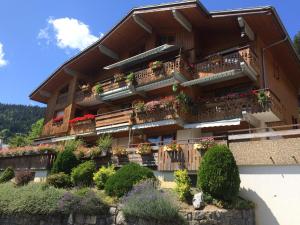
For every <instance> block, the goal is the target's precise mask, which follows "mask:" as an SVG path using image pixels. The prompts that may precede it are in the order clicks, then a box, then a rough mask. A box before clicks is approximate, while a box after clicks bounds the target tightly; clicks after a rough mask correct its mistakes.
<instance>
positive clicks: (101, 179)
mask: <svg viewBox="0 0 300 225" xmlns="http://www.w3.org/2000/svg"><path fill="white" fill-rule="evenodd" d="M115 173H116V171H115V167H114V166H113V165H111V166H108V167H105V166H102V167H101V168H100V169H99V170H98V172H97V173H94V177H93V180H94V183H95V184H96V186H97V188H98V189H100V190H102V189H104V186H105V183H106V181H107V180H108V178H110V177H111V176H113V175H114V174H115Z"/></svg>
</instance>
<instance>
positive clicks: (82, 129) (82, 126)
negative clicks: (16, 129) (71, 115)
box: [70, 120, 95, 134]
mask: <svg viewBox="0 0 300 225" xmlns="http://www.w3.org/2000/svg"><path fill="white" fill-rule="evenodd" d="M92 132H95V121H94V120H85V121H78V122H76V123H74V124H71V126H70V134H84V133H92Z"/></svg>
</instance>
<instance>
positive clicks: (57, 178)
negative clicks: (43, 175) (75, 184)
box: [47, 172, 72, 188]
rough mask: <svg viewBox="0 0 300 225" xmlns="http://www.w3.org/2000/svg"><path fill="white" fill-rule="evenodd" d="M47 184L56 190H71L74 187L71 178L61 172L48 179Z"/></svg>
mask: <svg viewBox="0 0 300 225" xmlns="http://www.w3.org/2000/svg"><path fill="white" fill-rule="evenodd" d="M47 184H49V185H51V186H53V187H56V188H69V187H72V182H71V178H70V176H69V175H67V174H65V173H63V172H60V173H56V174H52V175H50V176H48V177H47Z"/></svg>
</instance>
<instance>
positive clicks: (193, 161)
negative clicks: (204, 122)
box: [157, 137, 227, 172]
mask: <svg viewBox="0 0 300 225" xmlns="http://www.w3.org/2000/svg"><path fill="white" fill-rule="evenodd" d="M223 139H224V137H217V139H216V140H215V143H216V144H226V143H227V142H226V140H223ZM200 140H201V139H190V140H180V141H177V142H176V144H178V145H179V146H180V151H171V152H168V151H164V148H163V147H160V148H159V151H158V167H157V168H158V170H159V171H176V170H179V169H187V170H188V171H190V172H196V171H198V169H199V165H200V162H201V159H202V157H203V154H204V152H202V151H199V150H197V149H195V148H194V144H195V143H198V142H199V141H200Z"/></svg>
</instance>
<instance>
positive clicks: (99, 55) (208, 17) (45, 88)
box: [30, 0, 300, 103]
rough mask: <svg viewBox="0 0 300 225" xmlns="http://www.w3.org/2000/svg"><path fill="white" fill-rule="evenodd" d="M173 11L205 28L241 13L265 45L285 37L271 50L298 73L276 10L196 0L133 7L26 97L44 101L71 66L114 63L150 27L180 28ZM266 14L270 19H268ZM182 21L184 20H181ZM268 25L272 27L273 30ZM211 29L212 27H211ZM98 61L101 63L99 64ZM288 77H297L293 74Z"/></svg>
mask: <svg viewBox="0 0 300 225" xmlns="http://www.w3.org/2000/svg"><path fill="white" fill-rule="evenodd" d="M174 10H175V11H176V12H179V14H181V15H183V17H184V18H186V20H187V21H188V22H189V23H190V24H191V25H192V27H196V28H203V29H205V28H207V27H209V26H210V25H211V24H213V23H216V24H219V25H220V24H221V25H222V23H228V24H227V26H232V25H235V23H236V19H237V17H240V16H242V17H243V18H245V20H246V21H247V23H248V24H249V25H250V26H251V28H253V29H254V30H255V31H256V32H259V34H260V36H261V35H262V36H263V38H264V40H263V41H264V42H266V41H267V42H268V41H269V42H270V43H267V42H266V45H268V44H271V43H274V42H275V41H278V40H280V39H284V38H285V37H288V41H286V42H284V43H283V44H281V47H282V48H284V51H282V49H280V48H279V47H277V48H274V49H272V51H275V52H276V53H277V54H278V55H279V56H280V55H281V56H282V55H287V57H289V58H290V59H291V60H286V61H287V65H286V66H285V68H286V69H287V70H288V69H289V68H290V71H291V70H292V71H293V73H290V71H289V73H290V74H296V75H297V74H299V73H300V60H299V57H298V56H297V54H296V52H295V49H294V47H293V45H292V42H291V39H290V37H289V36H288V34H287V32H286V29H285V28H284V26H283V24H282V22H281V20H280V18H279V17H278V14H277V12H276V10H275V9H274V8H273V7H269V6H268V7H259V8H248V9H237V10H227V11H215V12H208V11H207V10H206V8H205V7H204V6H203V5H202V4H201V3H200V2H199V1H197V0H190V1H182V2H175V3H167V4H160V5H150V6H145V7H139V8H133V9H132V10H131V11H130V12H129V13H128V14H127V15H126V16H125V17H124V18H123V19H122V20H121V21H120V22H119V23H117V25H116V26H115V27H113V28H112V29H111V30H110V31H109V32H108V33H107V34H106V35H104V36H103V37H102V38H101V39H99V40H98V41H96V42H95V43H93V44H92V45H90V46H89V47H87V48H86V49H84V50H83V51H81V52H80V53H79V54H77V55H76V56H74V57H72V58H71V59H70V60H68V61H66V62H65V63H64V64H62V65H61V66H60V67H59V68H58V69H57V70H56V71H55V72H54V73H53V74H51V76H50V77H49V78H47V79H46V80H45V81H44V82H43V83H42V84H41V85H40V86H39V87H38V88H37V89H36V90H34V91H33V92H32V93H31V94H30V98H31V99H32V100H36V101H39V102H43V103H46V102H47V100H48V98H47V97H45V95H42V94H41V92H40V91H42V93H43V92H50V91H52V90H53V89H52V87H53V86H54V87H55V84H57V83H60V82H61V80H65V79H66V78H67V77H68V76H66V74H65V73H64V70H65V69H73V70H75V71H78V72H81V73H83V74H85V75H87V76H90V75H91V73H92V71H101V70H102V68H103V67H105V66H107V65H111V64H114V63H116V59H117V57H109V56H108V55H111V56H117V54H111V53H118V51H119V49H123V48H125V47H128V46H134V45H135V44H136V43H138V40H141V39H143V38H145V37H147V35H149V31H152V29H154V30H155V31H156V32H159V31H160V29H163V28H165V27H168V28H170V29H172V28H174V27H176V28H178V27H179V28H182V29H184V27H183V26H182V24H180V23H179V22H178V21H176V19H175V18H174ZM134 15H138V19H134V18H133V17H134ZM177 16H178V15H177ZM180 17H181V16H179V17H178V18H179V19H180ZM269 17H270V18H272V19H271V20H270V19H269ZM178 18H177V19H178ZM257 20H259V21H265V23H266V24H267V25H262V24H261V23H260V22H259V23H257ZM162 21H163V22H162ZM215 21H218V22H215ZM226 21H227V22H226ZM228 21H231V22H228ZM270 21H271V22H272V23H271V24H270V23H268V22H270ZM182 22H184V20H183V21H182ZM257 24H258V25H257ZM271 25H272V26H273V29H272V27H271ZM150 27H151V29H150ZM222 27H225V26H222ZM274 27H275V28H274ZM212 29H214V30H215V27H214V28H212ZM224 29H225V28H224ZM266 29H270V30H271V29H272V30H274V32H275V35H272V36H271V38H268V35H271V33H273V32H266ZM128 30H130V32H128ZM278 31H279V32H278ZM124 43H126V45H124ZM99 45H101V46H104V47H105V48H106V50H108V52H109V53H110V54H104V53H103V52H101V51H99ZM290 51H293V53H292V54H290ZM106 52H107V51H106ZM283 53H284V54H283ZM99 62H101V63H100V64H99ZM291 62H292V63H291ZM291 64H292V66H291ZM111 66H112V65H111ZM292 76H294V77H295V78H298V77H297V76H295V75H292ZM58 77H60V78H58ZM53 83H55V84H53ZM294 83H295V82H294ZM296 83H297V82H296ZM299 84H300V82H299Z"/></svg>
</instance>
